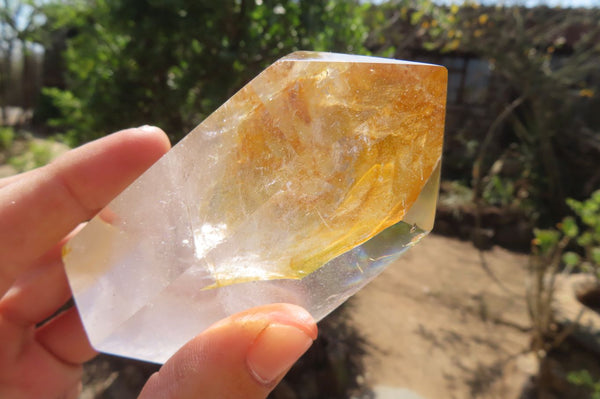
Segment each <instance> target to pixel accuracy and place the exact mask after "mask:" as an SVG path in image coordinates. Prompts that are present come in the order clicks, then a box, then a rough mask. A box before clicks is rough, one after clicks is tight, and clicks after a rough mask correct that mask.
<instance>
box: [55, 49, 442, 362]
mask: <svg viewBox="0 0 600 399" xmlns="http://www.w3.org/2000/svg"><path fill="white" fill-rule="evenodd" d="M445 94H446V71H445V69H444V68H443V67H439V66H435V65H429V64H418V63H411V62H405V61H397V60H388V59H382V58H375V57H360V56H351V55H340V54H331V53H310V52H300V53H293V54H291V55H289V56H287V57H285V58H282V59H281V60H279V61H277V62H276V63H274V64H273V65H271V66H270V67H269V68H267V69H266V70H265V71H264V72H263V73H261V74H260V75H259V76H257V77H256V78H255V79H254V80H253V81H252V82H250V83H249V84H248V85H247V86H245V87H244V88H243V89H242V90H240V92H238V93H237V94H236V95H234V96H233V97H232V98H231V99H230V100H229V101H227V102H226V103H225V104H224V105H223V106H222V107H220V108H219V109H218V110H217V111H215V113H213V114H212V115H211V116H210V117H209V118H207V119H206V120H205V121H204V122H203V123H202V124H200V125H199V126H198V127H197V128H196V129H194V130H193V131H192V132H191V133H190V134H189V135H188V136H187V137H186V138H185V139H183V140H182V141H181V142H180V143H179V144H178V145H176V146H175V147H174V148H173V149H172V150H171V151H169V153H168V154H167V155H165V156H164V157H163V158H161V159H160V160H159V161H158V162H157V163H156V164H155V165H154V166H152V167H151V168H150V169H149V170H148V171H147V172H146V173H145V174H144V175H142V176H141V177H140V178H139V179H138V180H136V181H135V182H134V183H133V184H132V185H131V186H130V187H128V188H127V189H126V190H125V191H124V192H123V193H121V194H120V195H119V196H118V197H117V198H116V199H115V200H113V201H112V202H111V203H110V204H109V205H108V206H107V207H106V208H105V209H104V210H103V211H102V212H100V214H98V215H97V216H96V217H95V218H94V219H93V220H92V221H90V223H88V225H87V226H86V227H85V228H84V229H83V230H82V231H81V232H80V233H79V234H77V236H75V237H74V238H73V239H71V240H70V241H69V243H68V244H67V245H66V246H65V248H64V250H63V253H64V255H63V259H64V263H65V266H66V270H67V274H68V277H69V281H70V284H71V288H72V290H73V294H74V298H75V302H76V304H77V307H78V309H79V312H80V314H81V317H82V320H83V322H84V325H85V328H86V332H87V334H88V336H89V338H90V341H91V342H92V344H93V345H94V347H95V348H96V349H98V350H99V351H102V352H107V353H112V354H116V355H121V356H127V357H131V358H136V359H141V360H147V361H151V362H157V363H162V362H164V361H166V360H167V359H168V358H169V357H170V356H171V355H172V354H173V353H175V351H177V349H178V348H180V347H181V346H182V345H183V344H184V343H185V342H187V341H188V340H189V339H191V338H192V337H194V336H195V335H197V334H198V333H200V332H201V331H202V330H204V329H206V328H207V327H209V326H210V325H211V324H213V323H214V322H216V321H218V320H220V319H222V318H224V317H226V316H228V315H231V314H233V313H236V312H239V311H242V310H245V309H248V308H250V307H253V306H258V305H263V304H269V303H275V302H287V303H294V304H298V305H300V306H303V307H305V308H306V309H308V311H309V312H310V313H311V314H312V315H313V316H314V317H315V319H317V320H320V319H322V318H323V317H325V316H326V315H327V314H328V313H329V312H331V311H332V310H333V309H335V308H336V307H337V306H339V305H340V304H341V303H343V302H344V301H345V300H346V299H347V298H348V297H350V296H351V295H352V294H354V293H355V292H356V291H358V290H359V289H360V288H362V287H363V286H364V285H365V284H366V283H368V282H369V281H370V280H371V279H373V278H374V277H375V276H376V275H377V274H379V273H380V272H381V271H382V270H383V269H384V268H385V267H386V266H387V265H388V264H390V262H392V261H393V260H395V259H397V257H398V256H399V255H400V254H402V253H403V252H404V251H405V250H406V249H407V248H409V247H410V246H412V245H414V244H415V243H416V242H418V241H419V240H420V239H421V238H422V237H423V236H424V235H426V234H427V232H429V231H430V230H431V228H432V226H433V218H434V213H435V204H436V199H437V191H438V184H439V174H440V157H441V149H442V137H443V129H444V112H445Z"/></svg>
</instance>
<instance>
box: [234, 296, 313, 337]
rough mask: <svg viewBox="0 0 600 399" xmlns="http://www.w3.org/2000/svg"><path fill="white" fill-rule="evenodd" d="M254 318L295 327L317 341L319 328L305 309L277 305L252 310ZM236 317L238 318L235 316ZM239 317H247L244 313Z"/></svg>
mask: <svg viewBox="0 0 600 399" xmlns="http://www.w3.org/2000/svg"><path fill="white" fill-rule="evenodd" d="M248 312H251V313H252V314H253V315H254V317H257V318H264V319H266V320H269V321H270V323H276V324H282V325H288V326H292V327H295V328H297V329H299V330H301V331H303V332H304V333H305V334H306V335H308V336H309V337H310V338H311V339H312V340H313V341H314V340H315V339H317V335H318V328H317V323H316V322H315V320H314V318H313V317H312V315H311V314H310V313H309V312H308V311H307V310H306V309H304V308H302V307H300V306H298V305H292V304H289V303H276V304H272V305H266V306H261V307H258V308H254V309H250V310H249V311H248ZM233 317H236V316H233ZM237 317H242V318H243V317H245V315H244V313H242V314H240V315H238V316H237Z"/></svg>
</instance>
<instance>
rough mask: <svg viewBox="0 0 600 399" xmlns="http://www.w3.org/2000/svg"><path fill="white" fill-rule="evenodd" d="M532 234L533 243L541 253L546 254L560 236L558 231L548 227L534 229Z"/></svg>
mask: <svg viewBox="0 0 600 399" xmlns="http://www.w3.org/2000/svg"><path fill="white" fill-rule="evenodd" d="M533 234H534V236H535V239H534V240H533V243H534V245H536V246H537V247H538V248H539V249H540V253H541V254H546V253H548V252H549V251H550V250H551V249H552V248H554V246H555V245H556V244H557V243H558V240H559V238H560V233H559V232H558V231H556V230H550V229H548V230H542V229H534V230H533Z"/></svg>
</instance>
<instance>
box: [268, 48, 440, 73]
mask: <svg viewBox="0 0 600 399" xmlns="http://www.w3.org/2000/svg"><path fill="white" fill-rule="evenodd" d="M282 61H310V62H354V63H365V64H399V65H423V66H434V67H438V68H444V69H446V68H445V67H444V66H442V65H437V64H430V63H426V62H417V61H406V60H398V59H395V58H385V57H373V56H368V55H356V54H341V53H328V52H316V51H295V52H293V53H291V54H289V55H287V56H285V57H282V58H280V59H278V60H277V61H276V62H282Z"/></svg>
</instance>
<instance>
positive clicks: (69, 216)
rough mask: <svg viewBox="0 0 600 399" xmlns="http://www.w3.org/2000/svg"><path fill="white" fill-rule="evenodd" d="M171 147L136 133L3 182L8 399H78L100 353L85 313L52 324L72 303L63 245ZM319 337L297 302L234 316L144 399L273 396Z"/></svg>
mask: <svg viewBox="0 0 600 399" xmlns="http://www.w3.org/2000/svg"><path fill="white" fill-rule="evenodd" d="M169 147H170V144H169V141H168V139H167V137H166V135H165V134H164V133H163V132H162V131H161V130H160V129H157V128H150V127H143V128H137V129H129V130H124V131H122V132H118V133H115V134H113V135H110V136H107V137H105V138H103V139H100V140H97V141H95V142H92V143H89V144H87V145H85V146H83V147H81V148H78V149H76V150H73V151H70V152H68V153H67V154H65V155H63V156H62V157H60V158H58V159H57V160H56V161H55V162H53V163H51V164H50V165H47V166H45V167H42V168H39V169H36V170H33V171H30V172H27V173H24V174H21V175H17V176H12V177H9V178H5V179H0V398H35V399H40V398H48V399H56V398H76V397H77V396H78V394H79V392H80V389H81V375H82V363H84V362H85V361H87V360H89V359H91V358H92V357H94V356H95V355H96V352H95V351H94V349H93V348H92V347H91V345H90V343H89V341H88V339H87V337H86V335H85V332H84V329H83V326H82V324H81V320H80V318H79V315H78V313H77V311H76V309H75V308H70V309H68V310H66V311H64V312H62V313H60V314H58V315H56V316H54V317H52V318H51V319H50V320H48V321H46V320H47V319H48V318H49V317H51V316H53V315H54V314H55V313H56V311H57V309H59V308H60V307H61V306H62V305H63V304H64V303H65V302H66V301H67V300H68V299H69V298H70V296H71V291H70V288H69V285H68V282H67V277H66V275H65V271H64V267H63V264H62V260H61V247H62V245H63V244H64V242H65V240H66V239H67V238H68V234H69V233H70V232H71V231H73V230H74V229H75V228H76V227H77V226H78V225H79V224H80V223H82V222H84V221H86V220H89V219H90V218H91V217H92V216H93V215H95V214H96V213H97V212H98V211H100V210H101V209H102V208H103V207H104V206H105V205H106V204H107V203H108V202H109V201H110V200H111V199H112V198H114V197H115V196H116V195H117V194H118V193H119V192H121V191H122V190H123V189H124V188H125V187H127V186H128V185H129V184H130V183H131V182H132V181H133V180H135V178H137V177H138V176H139V175H140V174H141V173H143V171H144V170H146V169H147V168H148V167H149V166H150V165H151V164H152V163H154V162H155V161H156V160H157V159H158V158H159V157H160V156H161V155H163V154H164V153H165V152H166V151H167V150H168V149H169ZM43 321H46V322H45V323H44V324H43V325H41V326H40V327H37V326H38V325H39V323H41V322H43ZM316 334H317V329H316V325H315V323H314V321H313V320H312V318H311V316H310V315H309V314H308V313H307V312H306V311H305V310H303V309H301V308H299V307H296V306H292V305H284V304H277V305H269V306H264V307H260V308H255V309H252V310H249V311H246V312H243V313H241V314H238V315H234V316H231V317H229V318H227V319H225V320H223V321H221V322H219V323H217V324H216V325H215V326H213V327H211V328H210V329H208V330H206V331H205V332H203V333H202V334H200V335H198V336H197V337H196V338H194V339H193V340H192V341H190V342H189V343H188V344H186V345H185V346H184V347H183V348H182V349H181V350H180V351H179V352H177V353H176V354H175V355H174V356H173V357H172V358H171V359H170V360H169V361H168V362H167V363H165V365H164V366H163V367H162V368H161V369H160V371H159V372H158V373H156V374H154V375H153V376H152V377H151V378H150V380H149V381H148V383H147V384H146V386H145V387H144V389H143V391H142V393H141V394H140V397H141V398H143V399H149V398H167V397H168V398H174V399H175V398H177V399H180V398H181V399H182V398H249V399H254V398H264V397H266V396H267V395H268V393H269V392H270V391H271V390H272V389H273V388H274V386H275V385H276V384H277V383H278V382H279V380H280V379H281V378H282V377H283V375H284V374H285V372H286V371H287V370H288V369H289V368H290V367H291V366H292V364H293V363H294V362H295V361H296V360H297V358H298V357H300V355H302V353H304V352H305V351H306V350H307V349H308V347H309V346H310V345H311V343H312V341H313V340H314V339H315V338H316Z"/></svg>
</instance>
